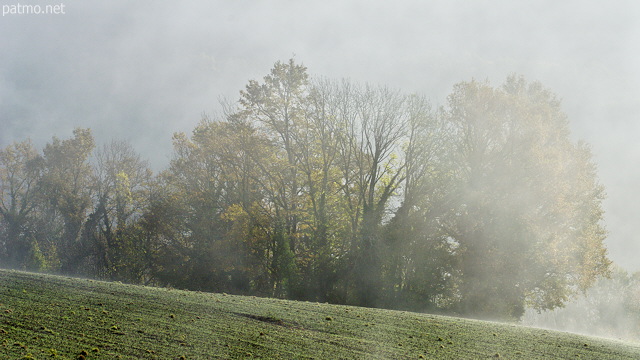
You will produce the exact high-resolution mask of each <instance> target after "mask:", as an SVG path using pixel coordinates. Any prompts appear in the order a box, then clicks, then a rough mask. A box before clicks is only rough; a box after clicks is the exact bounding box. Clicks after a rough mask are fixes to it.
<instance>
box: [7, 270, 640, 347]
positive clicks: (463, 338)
mask: <svg viewBox="0 0 640 360" xmlns="http://www.w3.org/2000/svg"><path fill="white" fill-rule="evenodd" d="M0 358H2V359H79V358H80V359H181V358H184V359H254V358H262V359H350V360H351V359H422V358H424V359H496V358H500V359H640V345H638V344H630V343H623V342H618V341H610V340H606V339H601V338H593V337H586V336H580V335H575V334H568V333H562V332H555V331H548V330H542V329H534V328H527V327H521V326H516V325H509V324H499V323H492V322H484V321H478V320H468V319H460V318H452V317H442V316H434V315H428V314H417V313H410V312H401V311H390V310H380V309H367V308H358V307H350V306H336V305H328V304H318V303H310V302H296V301H284V300H276V299H263V298H255V297H242V296H232V295H225V294H210V293H200V292H188V291H180V290H170V289H159V288H151V287H142V286H132V285H124V284H120V283H106V282H99V281H93V280H82V279H72V278H66V277H59V276H51V275H41V274H32V273H24V272H17V271H6V270H0Z"/></svg>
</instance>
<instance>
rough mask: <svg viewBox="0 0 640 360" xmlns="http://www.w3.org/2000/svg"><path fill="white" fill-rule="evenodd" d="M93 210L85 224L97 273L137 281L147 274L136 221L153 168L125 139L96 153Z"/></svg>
mask: <svg viewBox="0 0 640 360" xmlns="http://www.w3.org/2000/svg"><path fill="white" fill-rule="evenodd" d="M94 174H95V179H96V181H95V192H94V194H93V197H94V200H93V211H92V213H91V214H89V216H88V218H87V223H86V226H85V229H86V234H85V236H86V237H87V241H88V242H89V243H90V244H89V246H91V247H92V249H93V251H92V253H93V256H94V258H92V259H91V262H92V265H93V267H94V268H95V269H94V271H95V275H96V276H102V277H106V278H110V279H119V280H128V281H136V280H138V281H139V279H140V278H141V277H143V274H142V273H143V272H144V266H143V265H142V264H141V263H140V260H142V257H140V256H139V255H140V253H141V252H144V251H147V249H145V247H144V246H141V245H142V243H141V242H139V241H138V240H140V239H139V238H140V236H139V234H138V230H137V229H136V226H137V225H136V223H137V221H138V219H139V218H140V216H142V214H143V213H144V211H145V210H146V207H147V206H148V200H149V187H150V185H151V184H150V182H151V170H150V169H149V167H148V165H147V163H146V161H143V160H142V159H141V157H140V155H138V154H137V153H136V152H135V150H134V149H133V146H132V145H131V144H130V143H128V142H125V141H112V142H111V143H109V144H107V145H104V146H103V147H102V148H101V149H100V150H99V151H97V152H96V156H95V168H94Z"/></svg>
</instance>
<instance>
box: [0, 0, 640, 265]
mask: <svg viewBox="0 0 640 360" xmlns="http://www.w3.org/2000/svg"><path fill="white" fill-rule="evenodd" d="M0 5H1V6H2V8H3V11H4V12H7V11H8V12H11V11H13V12H14V13H13V14H11V13H8V14H4V12H3V16H2V17H1V18H0V147H3V148H4V147H6V146H7V145H9V144H10V143H12V142H14V141H21V140H24V139H26V138H30V139H31V140H32V141H33V142H34V143H35V144H36V145H37V146H43V145H44V144H45V143H47V142H48V141H50V140H51V138H52V136H57V137H59V138H68V137H70V136H71V134H72V130H73V129H74V128H76V127H89V128H91V129H92V130H93V133H94V136H95V137H96V140H97V142H98V143H99V144H102V143H107V142H110V141H111V140H112V139H118V140H128V141H130V142H131V143H132V144H133V145H134V147H135V148H136V149H137V150H138V151H139V152H140V153H141V155H142V156H143V157H144V158H146V159H149V161H150V163H151V164H152V166H153V167H154V169H156V170H161V169H163V168H164V167H166V166H167V165H168V162H169V160H170V157H171V137H172V134H173V133H174V132H187V133H189V132H190V131H191V130H193V128H194V127H195V126H196V125H197V123H198V122H199V121H200V119H201V118H202V114H209V115H211V116H215V115H216V114H217V113H220V112H221V107H220V105H219V104H220V100H221V99H226V100H228V101H236V100H237V99H238V97H239V91H240V90H242V89H243V88H244V86H245V85H246V84H247V82H248V81H249V80H250V79H261V78H262V77H263V76H264V75H266V74H267V73H268V71H269V70H270V68H271V67H272V66H273V64H274V63H275V62H276V61H279V60H280V61H286V60H288V59H289V58H291V57H294V58H295V59H296V61H297V62H300V63H303V64H304V65H305V66H307V67H308V71H309V73H310V74H311V76H315V77H327V78H331V79H341V78H349V79H351V80H352V81H354V82H357V83H371V84H375V85H386V86H389V87H391V88H396V89H399V90H402V91H404V92H406V93H420V94H424V95H426V96H427V97H428V98H429V99H431V102H432V104H433V105H434V106H440V105H445V103H446V96H447V94H449V93H450V92H451V90H452V88H453V85H454V84H456V83H458V82H461V81H469V80H471V79H477V80H488V81H490V82H491V83H492V84H493V85H496V86H497V85H499V84H501V83H502V82H503V81H504V80H505V78H506V77H507V76H508V75H509V74H513V73H515V74H519V75H523V76H524V77H525V78H526V79H527V80H529V81H540V82H541V83H542V84H543V85H544V86H546V87H547V88H549V89H551V91H553V92H554V93H555V94H557V95H558V97H559V98H560V99H562V104H563V105H562V107H563V110H564V111H565V112H566V113H567V115H568V118H569V121H570V126H571V130H572V137H573V138H574V139H575V140H576V141H578V140H582V141H585V142H587V143H589V144H590V145H591V148H592V151H593V158H594V161H595V162H596V163H597V165H598V169H599V172H598V173H599V177H600V181H601V183H602V184H603V185H604V186H605V188H606V190H607V194H608V196H607V199H606V200H605V202H604V208H605V211H606V214H605V224H606V226H607V229H608V230H609V237H608V239H607V241H606V244H607V247H608V248H609V256H610V258H611V259H612V260H613V261H614V262H615V263H617V264H618V265H620V266H621V267H623V268H624V269H627V270H629V271H640V260H639V259H640V234H639V232H638V229H637V226H638V224H639V223H640V141H638V136H639V135H640V118H639V116H640V40H639V39H640V2H637V1H621V0H614V1H606V2H604V1H590V0H583V1H571V0H568V1H561V2H559V1H546V0H540V1H533V0H532V1H508V0H505V1H498V0H478V1H461V0H453V1H451V0H441V1H435V0H434V1H418V0H416V1H394V2H391V1H337V0H330V1H306V0H295V1H294V0H254V1H248V0H236V1H226V2H223V1H207V0H193V1H183V2H177V1H175V2H160V1H151V0H139V1H126V0H110V1H98V0H69V1H58V2H55V1H39V0H27V1H26V2H22V1H21V2H18V1H13V0H0ZM18 5H20V6H24V5H34V6H36V5H37V6H40V7H41V8H42V9H44V8H45V6H46V5H58V9H59V10H61V11H59V13H58V14H38V15H36V14H28V13H25V12H28V10H27V9H26V8H24V7H23V8H21V9H20V8H16V6H18ZM16 12H17V13H16ZM20 12H21V13H20ZM62 12H64V13H62Z"/></svg>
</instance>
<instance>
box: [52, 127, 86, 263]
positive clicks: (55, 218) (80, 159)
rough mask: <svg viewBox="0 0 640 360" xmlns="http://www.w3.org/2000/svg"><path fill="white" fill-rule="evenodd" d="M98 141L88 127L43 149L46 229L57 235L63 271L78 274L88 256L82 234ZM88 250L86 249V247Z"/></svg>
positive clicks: (57, 139) (56, 139)
mask: <svg viewBox="0 0 640 360" xmlns="http://www.w3.org/2000/svg"><path fill="white" fill-rule="evenodd" d="M94 146H95V142H94V139H93V136H92V135H91V131H90V130H89V129H80V128H78V129H75V130H74V131H73V137H72V138H70V139H65V140H61V139H59V138H57V137H54V138H53V140H52V141H51V142H50V143H48V144H47V145H46V146H45V147H44V150H43V166H44V167H43V175H42V180H41V186H42V192H43V194H44V195H43V196H44V197H45V199H46V201H47V204H46V205H45V207H46V208H45V209H44V210H43V212H44V214H43V216H45V217H48V221H47V232H48V233H49V236H54V237H56V246H57V248H58V252H59V254H60V261H61V270H62V271H63V272H66V273H75V272H76V271H77V266H78V264H79V263H80V262H81V261H82V259H83V258H84V257H85V256H86V251H83V248H84V245H85V244H84V243H83V242H82V241H81V240H82V233H83V228H84V223H85V220H86V217H87V214H88V211H89V209H90V208H91V204H92V201H91V195H92V193H93V191H94V190H95V189H94V186H93V180H94V178H93V169H92V167H91V164H90V163H89V157H90V156H91V153H92V151H93V149H94ZM84 250H86V249H84Z"/></svg>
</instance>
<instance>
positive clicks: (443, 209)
mask: <svg viewBox="0 0 640 360" xmlns="http://www.w3.org/2000/svg"><path fill="white" fill-rule="evenodd" d="M94 148H95V144H94V139H93V137H92V135H91V132H90V130H88V129H76V130H75V131H74V133H73V137H71V138H69V139H66V140H60V139H57V138H54V139H53V140H52V141H51V142H50V143H49V144H47V145H46V146H45V147H44V148H43V149H42V151H40V152H39V151H37V150H36V149H35V148H34V147H33V146H32V145H31V143H30V142H29V141H25V142H20V143H15V144H13V145H10V146H8V147H6V148H5V149H3V150H2V151H1V152H0V191H1V193H0V195H1V196H0V200H1V201H2V203H0V214H1V215H2V217H1V219H0V259H1V260H2V264H4V266H9V267H15V268H23V269H32V270H40V271H50V272H62V273H67V274H80V275H84V276H91V277H97V278H101V279H112V280H121V281H126V282H132V283H140V284H155V285H162V286H173V287H179V288H187V289H197V290H207V291H218V292H222V291H225V292H232V293H240V294H254V295H264V296H276V297H284V298H290V299H304V300H314V301H328V302H333V303H345V304H357V305H362V306H379V307H390V308H404V309H412V310H421V311H449V312H455V313H458V314H463V315H471V316H484V317H493V318H519V317H520V316H521V315H522V314H523V313H524V309H525V307H527V306H529V307H533V308H536V309H552V308H555V307H558V306H561V305H562V304H563V303H564V302H565V301H567V300H568V299H569V297H570V296H571V295H572V294H574V293H575V292H577V291H579V290H584V289H586V288H588V287H589V286H590V285H591V284H593V282H594V281H595V280H596V278H597V277H598V276H600V275H607V274H608V271H609V270H608V268H609V260H608V259H607V257H606V250H605V248H604V245H603V239H604V238H605V235H606V234H605V231H604V229H603V227H602V224H601V221H602V209H601V201H602V199H603V196H604V195H603V194H604V193H603V189H602V187H601V186H600V185H599V184H598V182H597V176H596V169H595V166H594V164H593V162H592V160H591V155H590V152H589V149H588V147H587V146H586V145H584V144H581V143H574V142H572V141H571V139H570V137H569V130H568V122H567V119H566V117H565V115H564V114H563V113H562V111H561V109H560V103H559V101H558V100H557V99H556V98H555V96H554V95H553V94H552V93H550V92H549V91H548V90H546V89H545V88H543V87H542V86H541V85H540V84H539V83H527V82H526V81H525V80H524V79H523V78H521V77H517V76H511V77H509V78H508V79H507V80H506V81H505V83H504V84H503V85H502V87H499V88H494V87H492V86H491V85H490V84H488V83H486V82H477V81H471V82H463V83H460V84H457V85H455V87H454V89H453V92H452V93H451V95H450V96H449V97H448V101H447V104H446V105H445V106H443V107H441V108H437V109H433V108H432V107H431V106H430V104H429V102H428V101H427V100H426V99H425V98H424V97H422V96H417V95H405V94H403V93H401V92H399V91H395V90H390V89H388V88H385V87H375V86H369V85H366V86H363V85H359V84H354V83H352V82H350V81H346V80H344V81H332V80H327V79H310V78H309V76H308V74H307V69H306V68H305V67H304V66H302V65H299V64H296V63H295V62H294V61H293V60H290V61H289V62H284V63H282V62H278V63H276V64H275V65H274V67H273V69H272V70H271V72H270V73H269V74H268V75H267V76H265V77H264V79H263V80H262V81H254V80H252V81H249V83H248V85H247V86H246V88H245V89H244V90H243V91H241V92H240V99H239V101H238V102H237V103H234V104H231V105H227V106H226V107H225V111H224V114H223V115H222V116H220V118H216V119H210V118H205V119H203V120H202V121H201V123H200V124H199V125H198V126H197V127H196V128H195V129H194V130H193V133H192V135H191V136H187V135H186V134H181V133H180V134H175V135H174V154H173V159H172V160H171V163H170V165H169V166H168V168H167V169H166V170H164V171H162V172H160V173H159V174H157V175H153V174H152V172H151V171H150V170H149V167H148V165H147V163H146V161H144V160H142V159H141V158H140V156H139V155H138V154H136V152H135V151H134V150H133V148H132V146H131V145H130V144H128V143H126V142H118V141H114V142H112V143H110V144H108V145H106V146H103V147H101V148H98V149H97V150H96V149H94Z"/></svg>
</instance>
